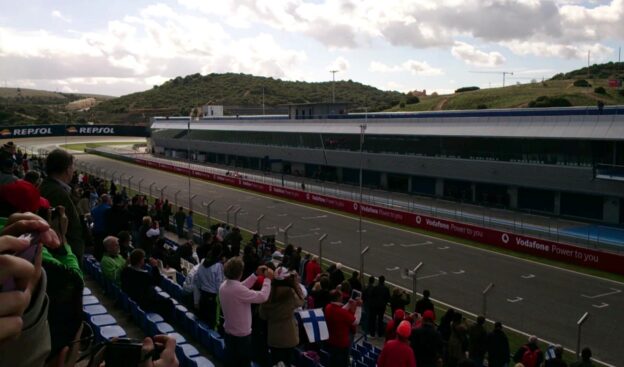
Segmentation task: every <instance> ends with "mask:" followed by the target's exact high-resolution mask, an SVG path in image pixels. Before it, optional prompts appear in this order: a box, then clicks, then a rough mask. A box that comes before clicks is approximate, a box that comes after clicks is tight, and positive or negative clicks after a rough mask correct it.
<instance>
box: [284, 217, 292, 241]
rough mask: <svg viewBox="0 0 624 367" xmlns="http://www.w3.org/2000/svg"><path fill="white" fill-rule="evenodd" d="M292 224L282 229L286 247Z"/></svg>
mask: <svg viewBox="0 0 624 367" xmlns="http://www.w3.org/2000/svg"><path fill="white" fill-rule="evenodd" d="M292 226H293V224H292V223H289V224H288V225H287V226H286V227H285V228H284V246H288V231H290V229H291V228H292Z"/></svg>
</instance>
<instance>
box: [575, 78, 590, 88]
mask: <svg viewBox="0 0 624 367" xmlns="http://www.w3.org/2000/svg"><path fill="white" fill-rule="evenodd" d="M574 86H575V87H581V88H590V87H591V84H589V82H588V81H587V80H585V79H578V80H575V81H574Z"/></svg>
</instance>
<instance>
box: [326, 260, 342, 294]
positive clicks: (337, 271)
mask: <svg viewBox="0 0 624 367" xmlns="http://www.w3.org/2000/svg"><path fill="white" fill-rule="evenodd" d="M328 271H329V269H328ZM329 280H330V281H331V284H332V288H336V287H337V286H339V285H340V284H342V282H344V280H345V276H344V273H343V272H342V264H341V263H336V266H335V267H334V269H333V270H331V271H329Z"/></svg>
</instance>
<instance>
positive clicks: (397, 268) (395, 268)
mask: <svg viewBox="0 0 624 367" xmlns="http://www.w3.org/2000/svg"><path fill="white" fill-rule="evenodd" d="M399 269H401V268H399V267H398V266H395V267H394V268H386V271H397V270H399Z"/></svg>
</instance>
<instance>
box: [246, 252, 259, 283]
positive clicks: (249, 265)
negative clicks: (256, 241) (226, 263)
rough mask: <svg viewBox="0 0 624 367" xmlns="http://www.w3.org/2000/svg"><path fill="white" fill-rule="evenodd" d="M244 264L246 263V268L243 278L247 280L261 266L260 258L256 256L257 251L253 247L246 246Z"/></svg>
mask: <svg viewBox="0 0 624 367" xmlns="http://www.w3.org/2000/svg"><path fill="white" fill-rule="evenodd" d="M243 263H245V268H244V269H243V278H247V277H248V276H250V275H251V274H253V272H254V271H255V270H256V269H257V268H258V266H259V265H260V258H259V257H258V255H257V254H256V249H255V248H254V247H253V246H251V245H247V246H245V249H244V250H243Z"/></svg>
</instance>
